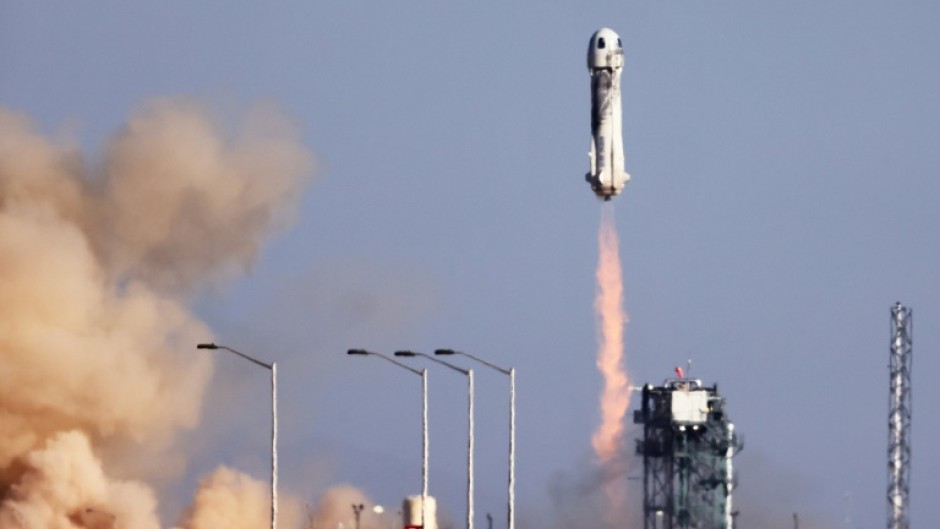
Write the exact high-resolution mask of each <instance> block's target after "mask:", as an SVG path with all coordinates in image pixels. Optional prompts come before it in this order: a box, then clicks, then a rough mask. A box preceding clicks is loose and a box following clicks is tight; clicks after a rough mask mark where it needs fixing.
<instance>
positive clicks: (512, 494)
mask: <svg viewBox="0 0 940 529" xmlns="http://www.w3.org/2000/svg"><path fill="white" fill-rule="evenodd" d="M434 354H435V355H438V356H441V355H444V356H447V355H459V356H465V357H467V358H469V359H471V360H474V361H477V362H479V363H481V364H483V365H485V366H487V367H489V368H492V369H495V370H496V371H499V372H500V373H502V374H504V375H508V376H509V507H508V514H507V516H508V518H509V522H508V526H509V529H515V527H516V522H515V516H514V514H513V513H514V511H515V506H516V369H515V368H512V367H510V368H509V369H505V368H502V367H499V366H498V365H496V364H492V363H490V362H487V361H486V360H483V359H482V358H477V357H476V356H473V355H472V354H470V353H465V352H463V351H455V350H453V349H438V350H436V351H434Z"/></svg>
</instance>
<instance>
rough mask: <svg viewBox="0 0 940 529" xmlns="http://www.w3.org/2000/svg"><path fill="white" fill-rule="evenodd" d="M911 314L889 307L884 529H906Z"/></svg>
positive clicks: (911, 350) (909, 437)
mask: <svg viewBox="0 0 940 529" xmlns="http://www.w3.org/2000/svg"><path fill="white" fill-rule="evenodd" d="M913 316H914V314H913V311H912V310H911V309H909V308H907V307H905V306H904V305H901V302H900V301H899V302H897V303H895V304H894V306H893V307H891V359H890V363H889V369H890V374H891V392H890V396H889V401H888V406H889V410H888V529H909V527H910V520H909V519H908V514H907V507H908V493H909V487H908V480H909V478H910V475H911V360H912V354H913V348H912V344H913V342H912V339H911V336H912V332H913V329H914V323H913Z"/></svg>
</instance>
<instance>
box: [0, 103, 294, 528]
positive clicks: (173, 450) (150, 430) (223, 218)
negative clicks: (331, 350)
mask: <svg viewBox="0 0 940 529" xmlns="http://www.w3.org/2000/svg"><path fill="white" fill-rule="evenodd" d="M233 129H234V130H226V129H224V128H223V127H222V126H220V124H219V121H218V120H217V119H214V117H213V116H212V115H210V114H209V113H208V112H207V111H206V110H205V109H203V108H202V107H200V106H199V105H198V104H196V103H195V102H192V101H187V100H181V99H159V100H155V101H152V102H150V103H148V104H145V105H143V106H142V107H141V108H140V109H139V110H137V111H136V112H134V113H133V115H132V116H131V117H130V119H129V120H128V122H127V123H126V124H125V125H124V126H123V128H122V129H121V130H120V131H119V132H118V133H117V134H116V135H115V136H114V137H113V138H111V140H110V141H109V142H108V143H107V145H106V148H105V150H104V154H103V156H101V159H100V161H88V160H86V159H85V157H84V156H83V155H82V153H81V152H80V150H79V149H78V148H77V147H75V146H74V145H72V144H70V143H69V142H65V141H55V140H52V139H50V138H48V137H46V136H44V135H43V134H41V133H40V132H38V130H37V127H36V126H35V125H34V123H33V122H32V120H31V119H30V118H29V117H27V116H25V115H23V114H20V113H17V112H15V111H12V110H10V109H6V108H3V107H0V358H2V361H0V528H2V529H7V528H37V529H38V528H43V529H46V528H56V529H58V528H61V529H73V528H86V529H92V528H99V527H100V528H111V527H113V528H116V529H125V528H127V529H131V528H133V529H150V528H156V527H159V521H158V519H157V517H156V514H155V512H156V499H155V496H154V493H153V492H152V490H151V489H150V487H149V486H148V485H146V480H147V479H148V478H149V477H150V476H148V475H130V476H128V475H123V474H126V473H128V469H126V468H122V466H123V465H121V464H119V463H114V464H111V465H109V464H108V461H109V459H110V458H111V456H114V459H115V461H118V460H120V457H118V456H117V455H115V454H112V453H111V452H112V449H113V450H114V451H115V452H117V451H122V452H126V451H127V450H128V446H131V447H133V452H134V453H135V454H136V457H137V458H140V459H152V460H154V461H157V462H159V461H161V460H163V459H165V460H166V461H168V462H170V465H169V466H170V467H171V470H170V472H171V473H176V474H179V473H181V472H182V471H183V470H184V468H185V467H184V465H185V456H182V457H181V456H180V455H179V452H180V451H179V450H178V447H176V446H174V442H175V441H174V440H175V437H176V434H177V433H178V432H180V431H182V430H186V429H192V428H194V427H196V426H197V425H198V424H199V421H200V408H201V402H202V399H203V392H204V391H205V388H206V384H207V381H208V379H209V377H210V376H211V373H212V365H211V355H199V354H194V352H193V345H194V344H195V343H197V342H199V341H204V340H206V339H210V338H211V331H210V330H209V329H208V328H207V326H206V325H205V324H204V323H203V322H201V321H199V319H198V318H196V317H195V316H194V315H193V313H192V312H191V311H190V309H189V307H188V301H189V300H190V298H192V297H193V295H194V293H198V291H199V289H200V288H206V287H207V286H212V285H217V284H220V283H223V282H224V281H226V280H230V279H232V278H234V277H236V276H237V275H238V274H239V273H242V272H244V271H245V270H247V268H248V267H249V266H250V265H251V263H252V262H253V261H254V259H255V258H256V257H257V255H258V252H259V251H260V249H261V247H262V244H263V242H264V240H265V239H266V238H267V237H268V236H269V235H271V234H272V233H273V232H275V231H277V230H278V229H279V228H281V227H283V226H285V225H286V222H287V221H289V220H290V216H291V214H292V211H293V210H294V208H295V206H296V203H297V200H298V197H299V194H300V191H301V190H302V188H303V186H304V185H305V184H306V182H307V181H308V179H309V175H310V173H311V170H312V157H311V155H310V153H309V152H308V151H307V149H306V148H304V147H303V146H302V145H301V144H300V142H299V139H298V134H297V131H296V130H295V129H294V128H293V126H292V125H291V124H290V122H289V120H287V119H286V118H285V117H284V116H283V115H282V114H281V113H280V112H279V111H277V110H276V109H275V108H274V107H273V106H259V107H258V108H256V109H254V110H252V111H251V112H249V113H247V115H246V116H244V118H243V119H242V120H241V121H240V122H239V125H238V126H237V127H233ZM114 447H120V450H117V449H116V448H114ZM173 462H175V464H174V463H173ZM152 466H153V467H158V466H160V465H159V464H154V465H152ZM164 471H166V470H165V469H164ZM144 474H146V473H144ZM109 476H116V477H109ZM233 476H235V474H234V473H232V471H230V470H228V469H220V470H219V471H217V473H216V474H214V475H213V476H211V477H210V478H209V479H208V481H207V482H204V489H203V490H201V491H200V493H199V494H198V495H197V498H196V501H195V503H194V507H193V510H192V512H190V516H189V519H188V522H187V523H188V524H189V525H185V527H187V528H190V527H191V528H199V527H205V525H200V523H201V520H204V519H208V517H209V516H210V515H209V514H203V512H202V510H201V506H202V505H203V504H204V503H205V501H204V500H205V497H207V496H211V495H212V494H211V493H210V492H211V491H217V490H219V489H226V490H228V493H230V494H234V495H236V496H239V497H245V496H249V495H254V496H257V494H255V493H254V492H252V490H253V489H252V487H251V486H249V485H248V483H249V482H248V481H245V480H243V479H241V478H236V477H233ZM206 487H208V488H206ZM266 496H267V495H266V494H265V495H264V496H263V497H264V498H265V499H264V501H265V502H267V499H266ZM242 505H243V506H244V508H246V509H248V508H249V504H248V503H247V502H242ZM231 527H235V526H234V525H233V526H231Z"/></svg>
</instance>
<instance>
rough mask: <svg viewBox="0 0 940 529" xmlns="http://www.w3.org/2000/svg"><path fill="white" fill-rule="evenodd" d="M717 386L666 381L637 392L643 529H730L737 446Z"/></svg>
mask: <svg viewBox="0 0 940 529" xmlns="http://www.w3.org/2000/svg"><path fill="white" fill-rule="evenodd" d="M724 407H725V401H724V398H722V397H720V396H719V395H718V388H717V386H713V387H710V388H708V387H702V383H701V381H699V380H685V379H679V380H667V381H666V382H664V383H663V385H662V386H659V387H653V386H652V385H649V384H647V385H646V386H644V387H643V401H642V407H641V409H639V410H637V411H635V412H634V418H633V421H634V422H635V423H637V424H642V425H643V438H642V439H639V440H638V441H637V454H639V455H641V456H642V457H643V493H644V494H643V520H644V521H643V527H644V529H733V527H734V516H735V515H736V514H737V513H736V512H734V511H733V510H732V494H731V493H732V490H733V489H734V468H733V466H732V457H733V456H734V455H735V454H736V453H737V452H738V451H739V450H740V447H741V444H740V443H739V441H738V437H737V435H736V434H735V431H734V424H732V423H731V421H730V420H728V416H727V415H726V413H725V410H724Z"/></svg>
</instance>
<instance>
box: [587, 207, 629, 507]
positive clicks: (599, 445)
mask: <svg viewBox="0 0 940 529" xmlns="http://www.w3.org/2000/svg"><path fill="white" fill-rule="evenodd" d="M598 247H599V257H598V263H597V297H596V298H595V300H594V310H595V311H596V313H597V325H598V352H597V368H598V369H599V370H600V372H601V375H602V376H603V378H604V389H603V390H602V392H601V397H600V409H601V423H600V425H598V427H597V430H595V432H594V435H593V437H592V438H591V444H592V445H593V447H594V454H595V455H596V456H597V462H598V464H599V465H600V467H601V469H602V471H603V472H604V474H608V475H615V476H617V475H620V474H622V473H623V471H624V470H625V469H624V468H623V466H624V463H623V461H622V460H621V448H622V446H623V430H624V421H623V419H624V416H625V415H626V413H627V408H628V407H629V405H630V382H629V379H628V378H627V372H626V369H625V367H624V360H623V359H624V342H623V331H624V327H625V326H626V324H627V322H628V321H629V319H628V317H627V313H626V311H625V310H624V307H623V278H622V275H621V266H620V248H619V242H618V237H617V227H616V225H615V223H614V217H613V210H612V209H611V208H608V207H607V206H606V205H605V207H604V209H603V210H602V212H601V223H600V231H599V232H598ZM603 486H604V491H605V493H606V495H607V498H608V501H609V502H610V506H609V510H608V513H609V515H610V516H609V520H611V521H616V520H619V519H620V518H622V516H621V514H622V513H621V512H620V511H621V509H622V504H623V500H624V496H625V490H624V487H623V479H622V478H620V479H616V478H614V479H609V480H606V481H605V483H604V485H603Z"/></svg>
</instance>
